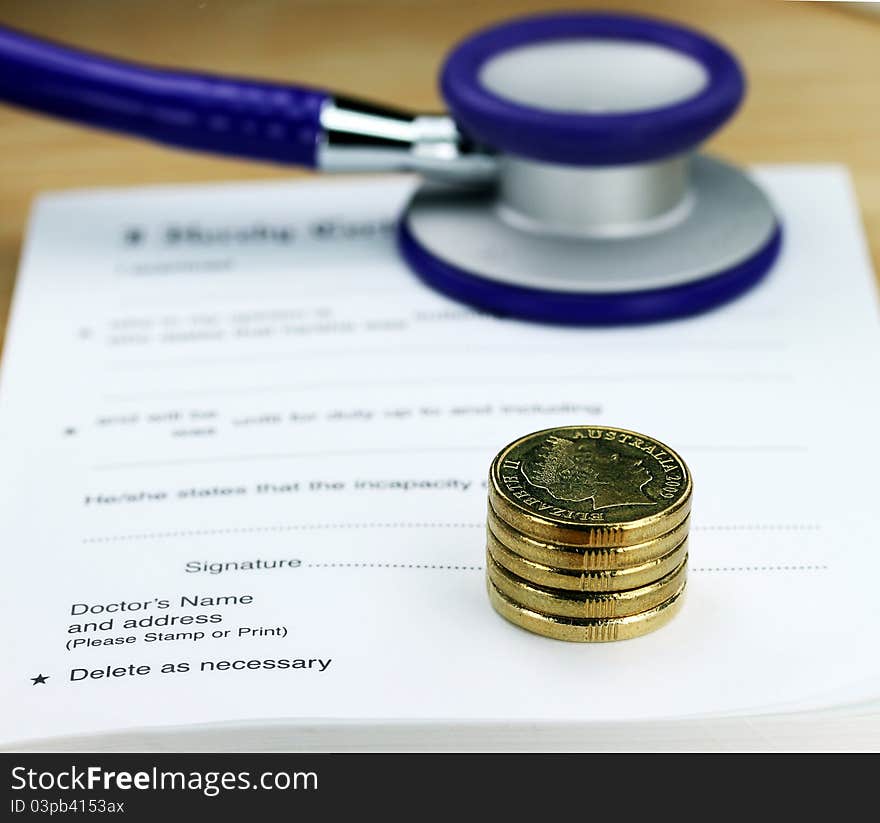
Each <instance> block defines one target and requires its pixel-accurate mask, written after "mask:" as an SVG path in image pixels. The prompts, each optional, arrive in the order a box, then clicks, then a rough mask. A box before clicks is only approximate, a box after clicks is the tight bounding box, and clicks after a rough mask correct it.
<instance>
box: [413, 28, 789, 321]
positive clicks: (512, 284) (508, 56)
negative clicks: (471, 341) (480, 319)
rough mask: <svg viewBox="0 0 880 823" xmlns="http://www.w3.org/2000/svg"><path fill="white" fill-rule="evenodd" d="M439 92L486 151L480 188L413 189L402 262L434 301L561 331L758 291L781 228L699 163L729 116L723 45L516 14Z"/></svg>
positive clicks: (687, 309) (761, 205)
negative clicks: (437, 294)
mask: <svg viewBox="0 0 880 823" xmlns="http://www.w3.org/2000/svg"><path fill="white" fill-rule="evenodd" d="M442 88H443V92H444V96H445V97H446V100H447V103H448V104H449V107H450V109H451V114H452V117H453V118H454V120H455V121H456V123H457V124H458V126H459V128H460V129H461V130H462V131H463V132H464V133H465V134H467V135H468V136H469V137H470V138H472V139H473V140H475V141H477V142H478V143H480V144H484V145H487V146H490V147H491V148H492V149H493V150H494V151H495V153H496V158H497V167H496V172H495V175H496V176H495V180H494V183H493V185H491V186H489V187H488V188H487V187H482V188H468V187H464V186H455V185H452V186H450V185H438V184H436V183H434V184H432V183H425V184H423V185H422V186H421V187H420V189H419V190H418V191H417V192H416V194H415V195H414V197H413V198H412V200H411V202H410V204H409V207H408V209H407V211H406V213H405V215H404V217H403V218H402V220H401V224H400V231H399V242H400V248H401V251H402V253H403V255H404V257H405V258H406V260H407V261H408V263H409V264H410V265H411V266H412V268H413V269H414V270H415V272H416V273H417V274H418V276H419V277H420V278H421V279H422V280H423V281H425V282H426V283H428V284H429V285H430V286H432V287H433V288H435V289H437V290H439V291H441V292H443V293H445V294H447V295H449V296H451V297H453V298H455V299H457V300H460V301H464V302H466V303H468V304H470V305H472V306H474V307H476V308H478V309H481V310H484V311H487V312H490V313H493V314H499V315H503V316H510V317H518V318H524V319H530V320H537V321H542V322H553V323H566V324H583V325H598V324H620V323H635V322H649V321H654V320H662V319H668V318H673V317H681V316H685V315H690V314H695V313H698V312H701V311H704V310H707V309H710V308H712V307H714V306H717V305H720V304H721V303H724V302H726V301H728V300H730V299H732V298H733V297H735V296H737V295H739V294H741V293H742V292H744V291H746V290H747V289H749V288H750V287H751V286H753V285H755V284H756V283H757V282H758V281H759V280H760V279H761V277H762V276H763V275H764V274H765V273H766V272H767V271H768V269H769V268H770V266H771V265H772V263H773V261H774V260H775V258H776V256H777V254H778V251H779V247H780V239H781V232H780V228H779V224H778V221H777V219H776V216H775V214H774V211H773V208H772V206H771V204H770V202H769V200H768V198H767V197H766V195H765V194H764V193H763V192H762V190H761V189H760V188H759V187H758V186H757V185H756V184H755V183H754V182H753V181H752V180H751V179H750V178H749V176H748V175H747V174H745V173H744V172H743V171H741V170H739V169H738V168H736V167H734V166H732V165H729V164H727V163H723V162H721V161H719V160H715V159H712V158H709V157H706V156H703V155H699V154H696V153H695V151H694V150H695V148H696V146H697V145H698V144H699V143H700V142H702V140H704V139H705V138H706V137H707V136H708V135H709V134H711V133H712V132H713V131H715V130H716V129H717V128H718V127H719V126H720V125H721V124H722V123H723V122H724V121H725V120H727V119H728V118H729V117H730V115H731V114H732V113H733V112H734V110H735V109H736V108H737V106H738V104H739V102H740V100H741V99H742V96H743V89H744V82H743V77H742V73H741V71H740V69H739V66H738V65H737V63H736V61H735V60H734V59H733V57H732V56H731V55H730V54H729V53H728V52H727V51H726V50H725V49H723V48H722V47H721V46H720V45H718V44H717V43H715V42H714V41H712V40H709V39H707V38H705V37H703V36H701V35H699V34H697V33H695V32H693V31H691V30H689V29H683V28H680V27H677V26H672V25H669V24H665V23H659V22H657V21H654V20H646V19H643V18H635V17H627V16H617V15H598V14H597V15H594V14H572V15H554V16H550V17H537V18H525V19H522V20H517V21H514V22H512V23H507V24H504V25H501V26H498V27H495V28H492V29H489V30H486V31H483V32H481V33H479V34H477V35H475V36H473V37H471V38H470V39H468V40H467V41H465V42H464V43H462V44H461V45H460V46H459V47H458V48H457V49H455V50H454V51H453V52H452V54H451V55H450V56H449V58H448V60H447V62H446V65H445V67H444V71H443V76H442Z"/></svg>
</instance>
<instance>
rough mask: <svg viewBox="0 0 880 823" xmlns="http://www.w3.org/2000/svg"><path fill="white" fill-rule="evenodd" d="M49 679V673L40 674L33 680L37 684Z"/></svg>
mask: <svg viewBox="0 0 880 823" xmlns="http://www.w3.org/2000/svg"><path fill="white" fill-rule="evenodd" d="M48 679H49V675H48V674H38V675H37V676H36V677H32V678H31V681H32V682H33V684H34V685H35V686H37V685H39V684H40V683H45V682H46V681H47V680H48Z"/></svg>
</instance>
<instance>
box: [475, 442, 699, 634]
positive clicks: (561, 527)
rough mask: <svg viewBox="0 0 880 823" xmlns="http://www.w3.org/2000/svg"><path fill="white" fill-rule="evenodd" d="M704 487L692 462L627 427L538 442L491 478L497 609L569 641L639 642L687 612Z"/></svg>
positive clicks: (489, 553) (504, 453)
mask: <svg viewBox="0 0 880 823" xmlns="http://www.w3.org/2000/svg"><path fill="white" fill-rule="evenodd" d="M691 492H692V483H691V476H690V472H689V470H688V468H687V466H686V465H685V463H684V461H683V460H682V459H681V457H679V456H678V455H677V454H676V453H675V452H674V451H673V450H672V449H670V448H669V447H668V446H664V445H663V444H662V443H660V442H659V441H657V440H654V439H653V438H651V437H647V436H646V435H643V434H638V433H636V432H632V431H626V430H625V429H615V428H608V427H604V426H565V427H561V428H555V429H545V430H543V431H539V432H534V433H533V434H527V435H526V436H525V437H521V438H520V439H519V440H516V441H514V442H513V443H511V444H510V445H509V446H506V447H505V448H503V449H502V450H501V451H500V452H499V453H498V455H497V456H496V457H495V459H494V460H493V461H492V466H491V468H490V470H489V518H488V528H487V541H488V542H487V546H486V571H487V581H486V582H487V587H488V591H489V599H490V601H491V603H492V606H493V607H494V608H495V610H496V611H497V612H498V613H499V614H501V615H502V616H503V617H505V618H507V620H509V621H511V622H512V623H515V624H517V625H518V626H521V627H522V628H524V629H528V630H529V631H532V632H536V633H538V634H543V635H546V636H548V637H554V638H556V639H559V640H575V641H581V642H598V641H606V640H624V639H626V638H630V637H637V636H639V635H642V634H646V633H647V632H650V631H652V630H653V629H656V628H659V627H660V626H662V625H663V624H665V623H666V622H667V621H668V620H669V619H670V618H671V617H672V616H673V615H674V614H675V613H676V612H677V611H678V610H679V608H680V607H681V604H682V601H683V596H684V590H685V584H686V579H687V556H688V528H689V526H690V511H691Z"/></svg>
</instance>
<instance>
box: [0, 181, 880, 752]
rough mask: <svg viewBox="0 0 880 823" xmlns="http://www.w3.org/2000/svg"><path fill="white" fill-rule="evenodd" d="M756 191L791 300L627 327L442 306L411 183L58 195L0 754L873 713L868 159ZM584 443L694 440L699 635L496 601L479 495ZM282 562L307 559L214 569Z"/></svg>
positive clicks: (18, 304) (1, 451) (8, 489)
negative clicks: (615, 639)
mask: <svg viewBox="0 0 880 823" xmlns="http://www.w3.org/2000/svg"><path fill="white" fill-rule="evenodd" d="M757 174H758V176H759V177H760V180H761V182H762V183H763V184H764V185H765V186H766V187H767V188H768V190H769V191H770V193H771V194H772V196H773V198H774V200H775V202H776V203H777V205H778V207H779V210H780V212H781V214H782V215H783V222H784V226H785V250H784V254H783V257H782V259H781V261H780V263H779V264H778V265H777V266H776V268H775V269H774V270H773V272H772V273H771V274H770V276H769V277H768V279H767V280H766V281H765V282H764V283H763V284H762V285H761V286H759V287H758V288H757V289H756V290H754V291H753V292H752V293H750V294H749V295H747V296H745V297H744V298H742V299H740V300H738V301H736V302H735V303H732V304H730V305H728V306H726V307H723V308H721V309H719V310H717V311H715V312H713V313H710V314H707V315H705V316H702V317H699V318H695V319H691V320H686V321H681V322H674V323H665V324H660V325H654V326H650V327H638V328H630V329H603V330H577V329H557V328H545V327H540V326H536V325H531V324H525V323H521V322H515V321H507V320H499V319H495V318H492V317H487V316H481V315H478V314H476V313H474V312H472V311H470V310H468V309H467V308H465V307H463V306H460V305H458V304H456V303H453V302H451V301H448V300H446V299H444V298H442V297H440V296H437V295H436V294H434V293H432V292H431V291H429V290H428V289H427V288H425V287H424V286H422V285H420V284H419V282H418V281H417V280H416V279H415V278H414V277H413V276H412V275H411V274H410V272H409V271H408V270H407V268H406V266H405V265H404V264H403V263H402V262H400V261H399V260H398V259H397V256H396V253H395V250H394V244H393V233H392V227H393V223H394V219H395V215H396V214H397V212H398V211H399V209H400V208H401V206H402V203H403V202H404V200H405V198H406V195H407V193H408V191H409V187H410V185H411V183H410V182H409V181H400V180H391V181H367V182H361V181H358V182H351V181H334V182H330V183H325V182H321V183H290V184H259V185H229V186H219V185H218V186H187V187H168V188H149V189H138V190H116V191H113V190H111V191H89V192H73V193H65V194H53V195H48V196H45V197H42V198H41V199H40V200H39V202H38V204H37V206H36V208H35V210H34V214H33V219H32V224H31V230H30V233H29V237H28V241H27V245H26V250H25V254H24V257H23V262H22V266H21V273H20V276H19V281H18V286H17V291H16V296H15V302H14V310H13V316H12V323H11V330H10V334H9V337H8V342H7V348H6V352H5V361H4V365H3V369H2V387H0V455H2V458H0V546H2V550H3V555H2V557H3V575H2V582H0V586H2V598H0V618H2V621H3V623H2V625H3V641H2V651H3V660H4V665H3V667H2V669H0V689H2V693H3V695H4V699H3V705H4V706H5V710H4V712H3V714H2V720H0V743H2V744H3V745H6V746H12V747H14V746H15V745H20V744H22V743H23V742H26V741H33V740H38V739H42V738H57V737H62V736H70V735H99V734H106V733H114V732H115V733H118V732H126V731H127V730H132V729H149V728H154V727H181V726H188V725H191V724H211V723H226V724H230V723H232V724H233V725H236V724H238V725H251V726H253V725H254V724H257V725H259V724H261V723H263V724H266V725H268V724H270V721H271V722H272V727H273V729H275V731H274V732H273V734H274V735H275V738H276V742H277V736H278V734H279V732H278V728H279V726H278V722H279V721H281V723H282V725H281V726H280V728H282V729H283V730H284V732H283V734H284V735H285V737H284V740H285V741H286V743H285V745H290V746H296V745H303V744H302V740H303V738H302V737H301V730H302V729H305V728H309V729H312V730H313V731H314V729H315V728H318V729H319V730H320V728H321V727H322V725H323V726H326V727H327V728H331V727H332V728H334V729H336V730H337V731H336V732H335V734H336V738H334V739H342V738H341V737H340V733H339V731H338V730H339V728H342V729H344V728H345V727H346V724H351V727H352V728H355V727H356V726H363V724H365V723H366V724H373V725H374V726H375V727H376V728H380V727H381V726H382V725H383V724H385V725H387V726H388V727H389V728H390V727H391V726H394V727H395V728H396V729H397V730H398V731H397V732H396V734H398V735H400V729H401V728H403V729H404V730H405V729H406V728H408V727H409V726H412V728H416V727H417V726H418V724H420V723H431V724H440V725H443V724H448V725H449V727H450V728H452V727H453V726H454V727H455V728H459V729H461V728H464V729H467V728H470V727H473V728H474V729H477V728H483V727H485V724H489V725H490V726H491V725H492V724H495V725H496V726H497V727H498V728H500V727H501V726H502V725H503V726H505V727H507V728H513V729H520V730H521V731H522V733H523V739H526V737H527V735H528V731H529V729H530V728H536V729H539V730H540V729H541V728H544V727H546V728H550V727H551V726H554V727H559V726H560V724H561V725H562V726H563V727H565V726H569V727H570V728H572V729H574V730H576V733H577V734H581V735H583V740H584V745H588V743H589V724H593V723H596V724H598V723H613V722H616V721H642V722H646V723H647V722H658V721H668V720H673V719H676V718H713V717H718V716H722V715H748V714H758V713H766V712H790V711H806V710H814V709H820V708H827V707H833V706H835V705H838V704H840V703H841V702H842V701H846V702H855V701H862V700H868V699H871V698H872V697H874V696H877V695H880V655H877V654H876V649H875V645H876V644H875V639H876V636H877V634H878V632H880V600H878V598H877V597H876V588H877V583H876V581H877V579H878V574H880V550H878V549H880V547H878V541H877V538H876V525H875V524H874V522H873V521H874V519H875V512H876V510H877V497H878V484H877V478H878V472H880V469H878V465H880V464H878V458H877V445H876V437H877V425H876V421H877V420H878V419H880V390H878V386H880V383H878V354H880V348H878V343H880V340H878V334H877V328H878V326H877V307H876V299H875V292H874V284H873V278H872V274H871V271H870V265H869V263H868V258H867V255H866V251H865V245H864V241H863V237H862V234H861V230H860V228H859V220H858V216H857V211H856V207H855V204H854V199H853V195H852V192H851V189H850V186H849V183H848V179H847V176H846V174H845V172H844V171H843V170H841V169H839V168H836V167H778V168H765V169H761V170H759V172H758V173H757ZM591 422H594V423H597V424H599V423H601V424H608V425H613V426H620V427H625V428H631V429H635V430H640V431H644V432H645V433H648V434H650V435H651V436H654V437H656V438H658V439H660V440H662V441H664V442H666V443H668V444H669V445H671V446H672V447H673V448H675V449H676V450H677V451H679V453H681V454H682V455H683V457H684V458H685V460H687V462H688V463H689V465H690V467H691V469H692V472H693V476H694V482H695V497H694V509H693V518H692V531H691V548H690V552H691V553H690V572H691V573H690V583H689V591H688V597H687V602H686V604H685V607H684V609H683V611H682V612H681V614H680V615H679V616H678V617H677V618H676V619H675V620H673V621H672V623H670V624H669V625H668V626H667V627H665V628H663V629H661V630H659V631H657V632H656V633H653V634H650V635H648V636H646V637H643V638H640V639H637V640H632V641H626V642H620V643H611V644H596V645H582V644H569V643H563V642H556V641H552V640H548V639H545V638H543V637H538V636H535V635H531V634H529V633H527V632H525V631H522V630H520V629H518V628H516V627H514V626H512V625H511V624H509V623H507V622H505V621H504V620H502V619H501V618H500V617H498V616H497V615H496V614H495V613H494V612H493V611H492V609H491V608H490V606H489V603H488V599H487V596H486V592H485V582H484V575H485V572H484V570H483V565H484V561H483V555H484V545H485V541H484V528H485V526H484V524H485V508H486V488H485V482H484V479H485V476H486V473H487V469H488V465H489V462H490V460H491V458H492V456H493V455H494V454H495V452H496V451H497V450H498V449H499V448H500V447H501V446H503V445H504V444H505V443H507V442H509V441H510V440H512V439H514V438H516V437H518V436H520V435H522V434H523V433H525V432H528V431H531V430H535V429H539V428H543V427H546V426H552V425H562V424H570V423H591ZM258 560H259V561H261V564H262V565H266V564H267V561H268V562H271V561H284V562H283V563H281V564H279V565H276V567H275V568H271V569H249V570H248V569H244V568H239V569H237V570H235V569H227V570H224V571H222V572H220V573H212V571H210V570H209V571H204V570H201V569H204V568H206V566H209V567H210V568H211V569H213V570H216V569H217V568H220V567H222V565H223V564H228V563H238V564H240V565H246V564H247V563H256V561H258ZM193 598H215V600H213V601H212V602H208V601H204V603H205V604H204V605H201V603H202V602H203V601H197V602H198V603H199V604H200V605H193ZM216 598H234V599H235V602H233V601H232V600H227V601H226V602H222V601H218V600H216ZM182 599H183V600H182ZM122 602H124V603H126V604H133V603H142V604H144V605H142V607H141V608H140V609H137V610H134V609H132V608H130V606H129V607H128V608H126V607H119V606H118V605H116V610H115V611H113V610H107V609H106V608H105V609H104V610H98V611H90V612H85V613H84V614H79V613H78V612H82V611H84V609H86V608H91V607H95V606H103V607H106V606H108V605H112V604H120V603H122ZM198 616H202V617H198ZM184 617H187V618H189V617H193V618H195V619H194V620H193V621H192V622H190V621H189V620H181V618H184ZM160 618H161V620H160ZM172 618H175V619H173V620H172ZM111 619H112V621H113V623H112V626H108V625H107V624H104V623H103V621H107V620H111ZM126 620H133V621H135V623H134V624H130V625H129V626H128V627H125V625H124V621H126ZM196 620H205V621H206V622H195V621H196ZM137 621H144V622H143V623H142V624H141V623H138V622H137ZM157 622H158V625H157ZM163 622H165V623H167V625H161V624H162V623H163ZM85 623H93V624H94V623H97V624H99V625H98V626H95V627H93V628H91V629H88V630H84V631H76V627H77V626H80V627H82V626H81V624H85ZM102 626H103V627H102ZM242 629H246V630H249V631H246V632H241V630H242ZM195 632H202V633H203V635H204V636H203V637H202V638H201V639H192V635H193V633H195ZM217 634H219V635H224V636H215V635H217ZM156 635H159V636H160V637H162V636H172V637H175V639H156V640H152V641H150V640H148V638H150V637H155V636H156ZM129 637H131V638H133V640H130V641H128V642H126V641H125V638H129ZM112 638H118V640H116V641H115V643H113V644H112V645H86V641H89V640H91V641H99V640H100V641H103V640H109V639H112ZM77 641H78V644H77V645H75V643H77ZM279 660H283V661H305V662H302V663H296V662H291V663H288V664H287V665H289V666H304V668H284V669H281V668H278V666H279V665H281V664H279V663H278V662H277V661H279ZM224 661H225V663H224ZM236 661H243V662H240V663H237V662H236ZM247 661H257V662H255V663H251V664H250V665H249V664H248V662H247ZM265 661H274V664H275V668H267V667H266V666H267V664H266V662H265ZM309 661H311V662H309ZM316 661H320V662H316ZM328 661H329V662H328ZM183 664H186V666H188V671H184V670H183V669H184V665H183ZM108 667H109V668H110V670H111V676H107V672H106V670H107V669H108ZM138 667H141V668H140V669H139V670H140V671H141V672H142V673H140V674H137V673H131V672H136V671H138ZM239 667H241V668H239ZM114 668H119V669H123V670H125V671H126V674H124V675H122V676H113V674H112V670H113V669H114ZM147 668H148V669H149V671H148V672H146V670H147ZM100 670H104V673H105V674H104V676H103V677H98V676H97V675H93V674H91V673H92V672H96V671H100ZM83 672H86V674H83ZM144 672H146V673H144ZM41 674H42V675H45V676H47V677H48V680H47V681H46V682H45V683H37V684H36V685H35V684H33V683H32V680H31V678H35V677H37V676H38V675H41ZM340 724H341V725H340ZM298 730H300V731H298ZM319 736H320V735H319ZM343 738H344V734H343ZM309 739H311V740H314V737H312V738H309ZM398 739H400V740H401V741H403V742H402V743H401V745H404V744H405V743H406V736H405V733H404V735H403V737H399V738H398ZM410 742H412V741H410ZM575 742H576V741H575ZM172 745H173V744H172ZM253 745H254V746H256V747H259V741H256V742H254V743H253Z"/></svg>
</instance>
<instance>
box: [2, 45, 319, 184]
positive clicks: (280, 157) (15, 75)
mask: <svg viewBox="0 0 880 823" xmlns="http://www.w3.org/2000/svg"><path fill="white" fill-rule="evenodd" d="M0 97H2V99H4V100H5V101H7V102H10V103H14V104H16V105H19V106H23V107H25V108H29V109H35V110H37V111H40V112H43V113H47V114H53V115H56V116H59V117H63V118H65V119H68V120H74V121H77V122H80V123H84V124H86V125H90V126H97V127H99V128H104V129H110V130H112V131H119V132H126V133H130V134H137V135H139V136H141V137H145V138H147V139H149V140H154V141H156V142H159V143H165V144H168V145H172V146H178V147H180V148H185V149H195V150H199V151H208V152H215V153H219V154H226V155H234V156H236V157H247V158H251V159H256V160H266V161H271V162H276V163H283V164H294V165H298V166H307V167H311V168H313V167H314V166H315V165H316V159H317V156H316V155H317V145H318V140H319V136H320V133H321V125H320V119H319V115H320V111H321V107H322V105H323V104H324V102H325V101H326V100H327V99H328V97H329V95H328V94H327V93H326V92H323V91H319V90H317V89H310V88H302V87H295V86H288V85H281V84H276V83H268V82H259V81H253V80H240V79H233V78H226V77H217V76H212V75H208V74H198V73H195V72H185V71H179V70H170V69H158V68H151V67H147V66H142V65H138V64H135V63H129V62H125V61H121V60H115V59H109V58H106V57H103V56H100V55H96V54H91V53H89V52H85V51H80V50H78V49H72V48H68V47H66V46H62V45H58V44H56V43H51V42H48V41H46V40H41V39H39V38H35V37H30V36H28V35H26V34H23V33H21V32H17V31H13V30H11V29H8V28H0Z"/></svg>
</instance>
